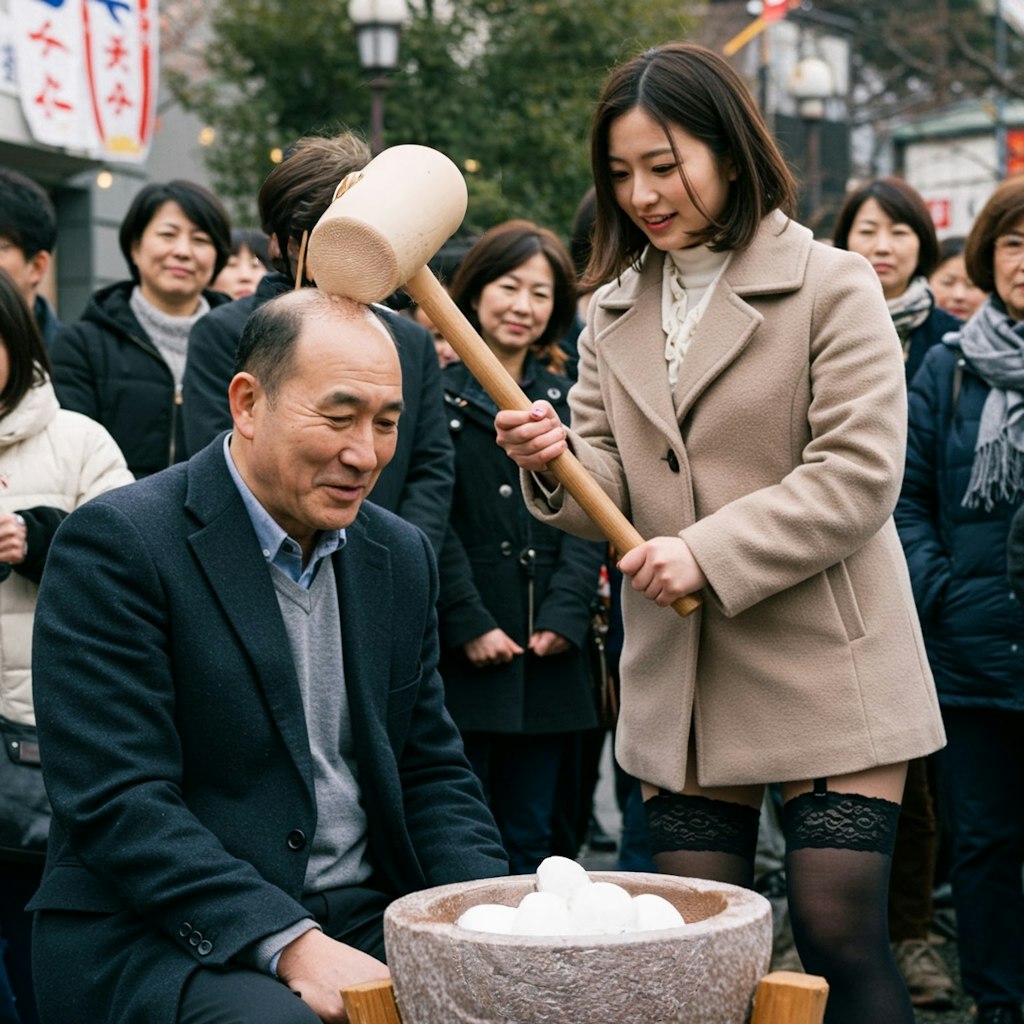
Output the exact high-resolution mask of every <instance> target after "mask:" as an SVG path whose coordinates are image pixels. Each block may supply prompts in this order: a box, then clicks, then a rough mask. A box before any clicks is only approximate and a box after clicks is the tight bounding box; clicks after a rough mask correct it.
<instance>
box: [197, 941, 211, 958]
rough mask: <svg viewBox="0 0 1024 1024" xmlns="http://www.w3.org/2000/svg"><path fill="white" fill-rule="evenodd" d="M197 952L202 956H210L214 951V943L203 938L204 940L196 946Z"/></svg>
mask: <svg viewBox="0 0 1024 1024" xmlns="http://www.w3.org/2000/svg"><path fill="white" fill-rule="evenodd" d="M196 952H197V953H198V954H199V955H200V956H209V955H210V954H211V953H212V952H213V943H212V942H211V941H210V940H209V939H203V941H202V942H200V943H199V945H198V946H196Z"/></svg>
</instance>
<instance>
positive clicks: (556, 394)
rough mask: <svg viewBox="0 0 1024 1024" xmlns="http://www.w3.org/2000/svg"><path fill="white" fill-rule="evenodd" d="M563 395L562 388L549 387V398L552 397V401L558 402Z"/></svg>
mask: <svg viewBox="0 0 1024 1024" xmlns="http://www.w3.org/2000/svg"><path fill="white" fill-rule="evenodd" d="M561 397H562V389H561V388H548V398H550V399H551V401H552V402H557V401H558V400H559V399H560V398H561Z"/></svg>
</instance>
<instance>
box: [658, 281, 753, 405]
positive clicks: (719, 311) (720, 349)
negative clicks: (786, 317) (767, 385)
mask: <svg viewBox="0 0 1024 1024" xmlns="http://www.w3.org/2000/svg"><path fill="white" fill-rule="evenodd" d="M728 272H729V268H728V267H727V268H726V273H725V275H723V276H722V278H721V280H719V282H718V284H717V286H716V287H715V290H714V292H713V293H712V295H711V301H710V302H709V303H708V308H707V309H706V310H705V311H704V316H703V318H702V319H701V321H700V323H699V324H698V325H697V328H696V330H695V331H694V332H693V338H692V340H691V342H690V348H689V349H688V351H687V353H686V356H685V358H684V359H683V361H682V364H681V365H680V367H679V380H678V381H677V382H676V389H675V392H674V393H673V396H672V399H673V409H674V416H675V420H676V422H677V423H682V421H683V419H684V418H685V416H686V414H687V413H688V412H689V411H690V408H691V407H692V406H693V403H694V402H696V401H697V399H698V398H699V397H700V395H701V394H702V393H703V391H704V390H705V388H707V386H708V385H709V384H710V383H711V381H713V380H714V379H715V378H716V377H717V376H718V375H719V374H720V373H721V372H722V371H723V370H724V369H725V368H726V367H727V366H728V365H729V364H730V363H731V362H732V361H733V360H734V359H736V357H737V356H739V354H740V353H741V352H742V351H743V350H744V349H745V348H746V347H747V343H748V342H749V341H750V338H751V336H752V335H753V333H754V331H755V330H757V328H758V327H759V326H760V324H761V323H762V322H763V320H764V317H762V316H761V314H760V313H758V312H757V310H756V309H754V308H753V307H752V306H750V305H748V304H747V303H746V302H744V301H743V299H741V298H740V297H739V296H738V295H736V293H735V292H734V291H733V290H732V287H731V286H730V284H729V281H728V279H727V277H728Z"/></svg>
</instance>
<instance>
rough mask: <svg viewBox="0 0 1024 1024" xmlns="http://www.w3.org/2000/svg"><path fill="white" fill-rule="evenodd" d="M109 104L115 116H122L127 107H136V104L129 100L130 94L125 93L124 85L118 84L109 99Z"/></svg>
mask: <svg viewBox="0 0 1024 1024" xmlns="http://www.w3.org/2000/svg"><path fill="white" fill-rule="evenodd" d="M107 102H108V103H109V104H110V105H111V106H112V107H114V108H116V109H115V110H114V113H115V114H118V115H121V114H123V113H124V111H125V107H134V106H135V103H134V102H133V101H132V100H130V99H129V98H128V93H127V92H125V88H124V85H122V83H121V82H118V83H117V85H115V86H114V91H113V92H112V93H111V94H110V95H109V96H108V97H107Z"/></svg>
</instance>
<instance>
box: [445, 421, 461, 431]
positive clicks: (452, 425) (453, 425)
mask: <svg viewBox="0 0 1024 1024" xmlns="http://www.w3.org/2000/svg"><path fill="white" fill-rule="evenodd" d="M448 429H449V430H461V429H462V420H449V421H448Z"/></svg>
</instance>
